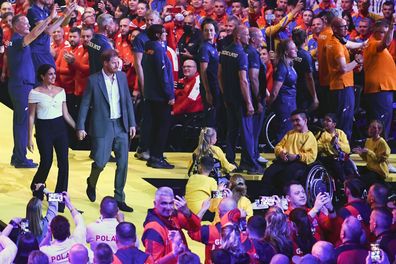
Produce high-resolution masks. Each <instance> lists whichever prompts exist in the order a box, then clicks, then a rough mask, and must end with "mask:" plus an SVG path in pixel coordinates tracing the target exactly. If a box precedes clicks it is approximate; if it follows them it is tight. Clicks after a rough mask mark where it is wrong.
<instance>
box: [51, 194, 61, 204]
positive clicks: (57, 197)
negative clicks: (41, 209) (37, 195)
mask: <svg viewBox="0 0 396 264" xmlns="http://www.w3.org/2000/svg"><path fill="white" fill-rule="evenodd" d="M48 202H59V203H61V202H63V194H61V193H49V194H48Z"/></svg>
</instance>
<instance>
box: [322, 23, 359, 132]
mask: <svg viewBox="0 0 396 264" xmlns="http://www.w3.org/2000/svg"><path fill="white" fill-rule="evenodd" d="M331 28H332V30H333V33H334V35H333V36H331V38H330V39H329V40H328V41H327V43H326V60H327V67H328V70H329V81H330V95H331V98H332V100H333V102H332V105H333V108H334V109H333V110H334V111H333V112H334V113H335V114H336V116H337V119H338V126H339V128H340V129H341V130H343V131H344V132H345V134H346V135H347V137H348V139H350V138H351V136H352V125H353V111H354V109H355V94H354V86H353V85H354V83H353V69H354V68H355V67H356V66H359V65H361V64H362V63H363V56H362V55H360V54H356V55H355V60H353V61H350V57H349V52H348V50H347V48H346V46H345V44H346V41H345V39H344V37H345V36H346V34H347V23H346V21H345V20H344V19H342V18H338V17H337V18H335V19H334V20H333V21H332V23H331Z"/></svg>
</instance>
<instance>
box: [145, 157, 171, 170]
mask: <svg viewBox="0 0 396 264" xmlns="http://www.w3.org/2000/svg"><path fill="white" fill-rule="evenodd" d="M146 165H147V166H149V167H151V168H155V169H173V168H174V167H175V165H172V164H169V163H168V162H167V161H166V160H165V159H164V158H162V159H158V158H154V157H150V159H149V160H148V161H147V163H146Z"/></svg>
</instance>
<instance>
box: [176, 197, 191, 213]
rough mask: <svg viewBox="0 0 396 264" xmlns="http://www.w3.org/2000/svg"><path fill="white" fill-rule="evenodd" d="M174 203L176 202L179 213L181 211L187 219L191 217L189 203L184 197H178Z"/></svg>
mask: <svg viewBox="0 0 396 264" xmlns="http://www.w3.org/2000/svg"><path fill="white" fill-rule="evenodd" d="M174 202H175V206H176V209H177V210H178V211H180V212H181V213H182V214H184V215H185V216H187V217H189V216H190V215H191V211H190V209H188V207H187V202H186V200H185V199H184V198H183V197H180V196H179V195H176V197H175V199H174Z"/></svg>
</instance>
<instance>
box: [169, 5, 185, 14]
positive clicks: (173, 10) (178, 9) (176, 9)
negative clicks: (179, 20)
mask: <svg viewBox="0 0 396 264" xmlns="http://www.w3.org/2000/svg"><path fill="white" fill-rule="evenodd" d="M169 12H170V13H171V14H178V13H181V12H182V9H181V7H172V8H169Z"/></svg>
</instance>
